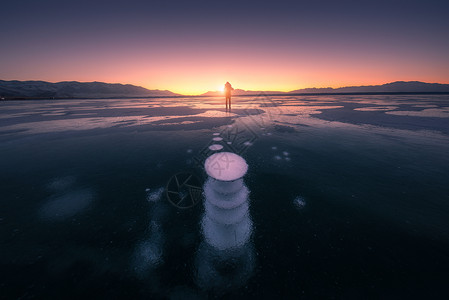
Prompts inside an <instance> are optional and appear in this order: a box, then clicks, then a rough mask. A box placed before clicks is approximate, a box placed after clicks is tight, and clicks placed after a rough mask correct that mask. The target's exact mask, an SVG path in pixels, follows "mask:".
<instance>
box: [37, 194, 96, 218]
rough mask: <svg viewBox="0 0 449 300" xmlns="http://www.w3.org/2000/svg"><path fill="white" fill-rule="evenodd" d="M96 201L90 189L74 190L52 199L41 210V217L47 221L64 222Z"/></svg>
mask: <svg viewBox="0 0 449 300" xmlns="http://www.w3.org/2000/svg"><path fill="white" fill-rule="evenodd" d="M93 199H94V196H93V193H92V191H91V190H90V189H79V190H73V191H70V192H68V193H65V194H63V195H60V196H56V197H52V198H50V200H48V201H47V202H46V203H45V204H44V205H43V206H42V207H41V209H40V211H39V215H40V216H41V218H43V219H47V220H63V219H67V218H70V217H72V216H74V215H76V214H78V213H80V212H82V211H84V210H86V209H87V208H88V207H89V206H90V204H91V203H92V201H93Z"/></svg>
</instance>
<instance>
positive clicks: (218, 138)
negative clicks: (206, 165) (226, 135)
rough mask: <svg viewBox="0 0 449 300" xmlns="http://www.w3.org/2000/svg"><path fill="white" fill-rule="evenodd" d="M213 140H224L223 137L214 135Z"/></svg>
mask: <svg viewBox="0 0 449 300" xmlns="http://www.w3.org/2000/svg"><path fill="white" fill-rule="evenodd" d="M212 140H213V141H215V142H219V141H222V140H223V138H221V137H214V138H213V139H212Z"/></svg>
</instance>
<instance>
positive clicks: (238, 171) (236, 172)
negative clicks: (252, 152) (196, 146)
mask: <svg viewBox="0 0 449 300" xmlns="http://www.w3.org/2000/svg"><path fill="white" fill-rule="evenodd" d="M204 168H205V169H206V173H207V175H209V176H210V177H212V178H214V179H216V180H220V181H234V180H237V179H240V178H242V177H243V176H245V174H246V172H247V171H248V164H247V163H246V161H245V159H244V158H243V157H241V156H239V155H237V154H235V153H231V152H220V153H215V154H213V155H211V156H209V157H208V158H207V159H206V161H205V162H204Z"/></svg>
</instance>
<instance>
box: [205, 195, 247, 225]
mask: <svg viewBox="0 0 449 300" xmlns="http://www.w3.org/2000/svg"><path fill="white" fill-rule="evenodd" d="M204 207H205V209H206V215H207V216H208V217H209V218H211V219H212V220H214V221H215V222H217V223H219V224H226V225H231V224H236V223H239V222H240V221H241V220H242V219H243V218H244V217H245V216H246V214H247V213H248V210H249V204H248V202H243V203H242V204H241V205H240V206H237V207H234V208H231V209H223V208H220V207H218V206H215V205H213V204H212V203H211V202H210V201H207V200H206V201H204Z"/></svg>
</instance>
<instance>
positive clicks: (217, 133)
mask: <svg viewBox="0 0 449 300" xmlns="http://www.w3.org/2000/svg"><path fill="white" fill-rule="evenodd" d="M212 135H215V136H217V135H220V133H219V132H214V133H212Z"/></svg>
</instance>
